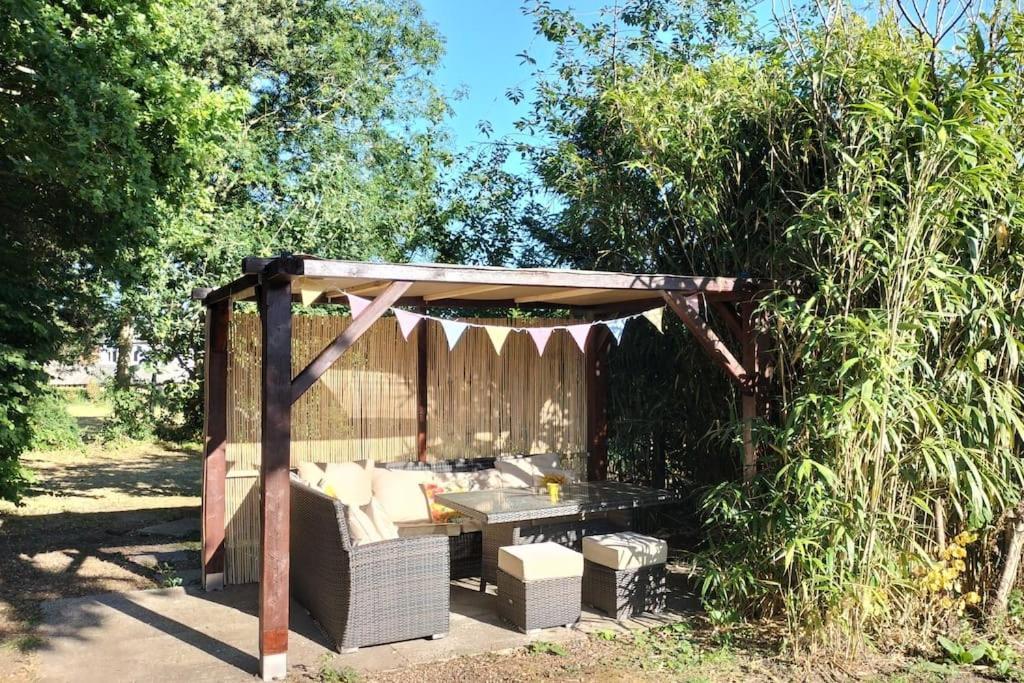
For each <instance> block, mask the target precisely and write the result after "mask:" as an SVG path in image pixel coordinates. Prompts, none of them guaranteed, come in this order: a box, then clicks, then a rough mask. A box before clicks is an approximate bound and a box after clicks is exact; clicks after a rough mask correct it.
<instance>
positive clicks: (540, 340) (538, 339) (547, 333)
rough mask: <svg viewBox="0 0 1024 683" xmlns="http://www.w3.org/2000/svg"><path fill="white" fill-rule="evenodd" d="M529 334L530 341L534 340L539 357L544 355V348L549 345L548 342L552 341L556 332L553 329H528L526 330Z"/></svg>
mask: <svg viewBox="0 0 1024 683" xmlns="http://www.w3.org/2000/svg"><path fill="white" fill-rule="evenodd" d="M526 331H527V333H529V335H530V339H532V340H533V343H534V345H535V346H536V347H537V355H538V356H543V355H544V347H546V346H547V345H548V340H549V339H551V333H552V332H554V331H555V328H553V327H528V328H526Z"/></svg>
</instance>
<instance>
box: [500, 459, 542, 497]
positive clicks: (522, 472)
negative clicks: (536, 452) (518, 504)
mask: <svg viewBox="0 0 1024 683" xmlns="http://www.w3.org/2000/svg"><path fill="white" fill-rule="evenodd" d="M495 465H496V466H497V468H498V471H499V472H500V473H501V481H502V484H503V485H505V486H507V487H509V488H523V489H528V488H533V487H534V486H538V485H539V483H540V480H541V478H542V477H543V476H544V473H543V472H541V471H540V469H539V468H538V467H537V466H536V465H534V464H533V463H532V462H531V461H530V460H529V459H528V458H508V459H505V460H498V461H497V462H496V463H495Z"/></svg>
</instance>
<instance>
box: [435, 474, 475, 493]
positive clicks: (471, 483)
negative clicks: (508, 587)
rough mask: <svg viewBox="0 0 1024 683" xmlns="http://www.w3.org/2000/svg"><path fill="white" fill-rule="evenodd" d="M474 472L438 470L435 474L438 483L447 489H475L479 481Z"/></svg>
mask: <svg viewBox="0 0 1024 683" xmlns="http://www.w3.org/2000/svg"><path fill="white" fill-rule="evenodd" d="M473 474H474V473H473V472H438V473H437V474H435V475H434V479H436V480H437V483H438V485H440V486H441V487H443V488H444V489H445V490H446V491H473V490H476V487H477V481H476V478H475V477H474V476H473Z"/></svg>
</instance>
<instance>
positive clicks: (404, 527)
mask: <svg viewBox="0 0 1024 683" xmlns="http://www.w3.org/2000/svg"><path fill="white" fill-rule="evenodd" d="M461 530H462V525H460V524H458V523H457V522H456V523H449V524H435V523H434V522H403V523H402V524H399V525H398V535H399V536H400V537H402V538H411V537H413V536H458V535H459V533H460V532H461Z"/></svg>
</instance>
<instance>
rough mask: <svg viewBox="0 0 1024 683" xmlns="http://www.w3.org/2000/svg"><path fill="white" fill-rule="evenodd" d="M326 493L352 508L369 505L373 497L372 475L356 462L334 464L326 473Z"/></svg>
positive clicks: (329, 466)
mask: <svg viewBox="0 0 1024 683" xmlns="http://www.w3.org/2000/svg"><path fill="white" fill-rule="evenodd" d="M321 485H322V486H323V489H324V493H326V494H327V495H329V496H334V497H335V498H337V499H338V500H340V501H341V502H342V503H344V504H345V505H348V506H350V507H357V508H359V507H363V506H364V505H368V504H369V502H370V498H371V497H373V487H372V484H371V479H370V473H369V472H367V471H366V470H365V469H364V468H363V467H361V466H360V465H357V464H356V463H354V462H332V463H328V464H327V471H326V472H325V473H324V479H323V484H321Z"/></svg>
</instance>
